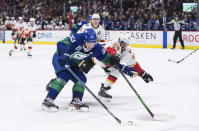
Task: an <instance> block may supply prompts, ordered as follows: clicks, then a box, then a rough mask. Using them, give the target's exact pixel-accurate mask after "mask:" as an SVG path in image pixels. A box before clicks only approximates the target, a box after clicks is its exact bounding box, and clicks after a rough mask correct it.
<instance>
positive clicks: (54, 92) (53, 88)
mask: <svg viewBox="0 0 199 131" xmlns="http://www.w3.org/2000/svg"><path fill="white" fill-rule="evenodd" d="M65 84H66V82H65V81H64V80H62V79H60V78H56V79H54V80H52V81H51V82H50V83H49V92H48V95H47V97H50V98H51V99H53V100H54V99H55V98H56V97H57V96H58V94H59V92H60V91H61V90H62V89H63V87H64V85H65Z"/></svg>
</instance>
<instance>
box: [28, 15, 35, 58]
mask: <svg viewBox="0 0 199 131" xmlns="http://www.w3.org/2000/svg"><path fill="white" fill-rule="evenodd" d="M36 30H37V25H36V24H35V19H34V18H30V22H29V23H28V31H29V37H28V38H27V42H28V56H32V42H33V38H35V37H36Z"/></svg>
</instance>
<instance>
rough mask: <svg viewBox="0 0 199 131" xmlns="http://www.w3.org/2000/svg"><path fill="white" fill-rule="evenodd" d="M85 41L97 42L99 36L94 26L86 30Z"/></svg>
mask: <svg viewBox="0 0 199 131" xmlns="http://www.w3.org/2000/svg"><path fill="white" fill-rule="evenodd" d="M84 41H85V42H87V43H95V44H96V43H97V36H96V33H95V31H94V30H93V28H87V29H85V30H84Z"/></svg>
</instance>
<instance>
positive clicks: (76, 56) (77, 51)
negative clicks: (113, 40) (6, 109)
mask: <svg viewBox="0 0 199 131" xmlns="http://www.w3.org/2000/svg"><path fill="white" fill-rule="evenodd" d="M91 57H95V58H96V59H98V60H99V61H102V62H103V63H105V64H109V65H115V64H118V63H119V61H120V57H119V56H118V55H109V54H107V53H106V51H105V49H104V48H103V47H102V46H101V45H100V44H98V43H97V37H96V34H95V31H94V30H93V29H92V28H88V29H86V30H85V31H84V33H81V34H77V33H76V34H74V35H71V36H70V37H66V38H65V39H64V40H62V41H59V42H57V51H56V53H55V54H54V56H53V66H54V69H55V73H56V76H57V77H56V78H55V79H52V80H51V81H50V82H49V83H48V85H47V90H48V94H47V96H46V98H45V99H44V101H43V103H42V107H43V109H50V110H58V109H59V107H58V106H57V105H55V104H54V100H55V99H56V97H57V96H58V94H59V93H60V92H61V90H62V89H63V87H64V86H65V85H66V83H67V82H68V81H69V80H71V81H73V82H74V86H73V89H72V90H73V98H72V101H71V102H70V107H71V108H74V109H76V110H81V109H82V108H88V105H86V104H84V103H82V98H83V95H84V87H83V85H81V84H80V83H79V82H78V81H77V80H76V79H74V77H73V76H72V75H71V74H70V73H69V72H68V71H67V69H66V68H65V67H66V66H69V67H70V68H71V69H72V70H73V71H74V72H75V73H76V75H77V76H78V77H79V78H80V79H81V80H82V81H83V82H85V83H86V81H87V78H86V76H85V74H84V73H83V72H82V71H81V69H80V68H79V67H78V64H79V63H80V61H82V60H85V59H89V58H91Z"/></svg>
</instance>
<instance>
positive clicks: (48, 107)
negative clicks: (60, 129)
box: [42, 98, 59, 112]
mask: <svg viewBox="0 0 199 131" xmlns="http://www.w3.org/2000/svg"><path fill="white" fill-rule="evenodd" d="M58 109H59V107H58V106H57V105H55V104H54V102H53V99H51V98H46V99H45V100H44V101H43V103H42V110H44V111H52V112H56V111H58Z"/></svg>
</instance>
